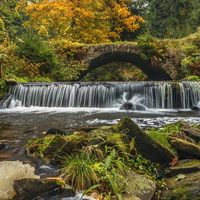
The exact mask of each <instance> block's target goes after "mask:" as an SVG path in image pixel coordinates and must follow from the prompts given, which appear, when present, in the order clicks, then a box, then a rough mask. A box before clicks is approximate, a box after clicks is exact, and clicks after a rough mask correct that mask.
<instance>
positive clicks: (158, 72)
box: [74, 42, 183, 81]
mask: <svg viewBox="0 0 200 200" xmlns="http://www.w3.org/2000/svg"><path fill="white" fill-rule="evenodd" d="M79 48H81V49H82V48H84V49H86V51H84V52H85V53H82V52H81V50H78V52H77V54H75V55H74V57H75V59H76V60H81V61H83V63H85V64H86V66H87V70H85V71H80V75H79V78H78V79H77V80H76V81H80V80H81V79H82V78H83V77H84V76H85V75H86V74H88V73H89V72H90V71H92V70H94V69H96V68H98V67H101V66H103V65H105V64H108V63H111V62H114V61H120V62H127V63H131V64H133V65H135V66H136V67H138V68H139V69H141V70H142V71H143V72H144V73H145V74H146V75H147V76H148V78H149V79H150V80H152V81H160V80H180V79H181V78H182V77H183V76H182V73H181V71H180V68H181V67H180V63H177V60H175V57H176V55H174V54H172V55H170V54H169V55H168V56H167V57H166V58H165V59H162V60H157V62H152V58H149V59H147V60H145V59H143V58H142V56H141V53H143V54H145V52H142V50H141V49H140V47H139V46H138V45H137V44H136V43H130V42H128V43H114V44H100V45H85V46H82V47H79ZM80 52H81V53H80Z"/></svg>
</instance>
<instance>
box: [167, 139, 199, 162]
mask: <svg viewBox="0 0 200 200" xmlns="http://www.w3.org/2000/svg"><path fill="white" fill-rule="evenodd" d="M168 139H169V141H170V143H171V144H172V146H174V148H176V149H177V150H178V151H179V154H181V152H184V153H185V154H184V155H185V156H186V154H187V155H188V156H190V157H191V156H192V157H196V158H199V159H200V146H198V145H196V144H193V143H191V142H188V141H185V140H182V139H179V138H176V137H168Z"/></svg>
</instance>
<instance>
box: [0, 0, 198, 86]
mask: <svg viewBox="0 0 200 200" xmlns="http://www.w3.org/2000/svg"><path fill="white" fill-rule="evenodd" d="M114 42H115V43H116V42H137V44H138V45H139V46H140V47H141V48H142V50H143V51H144V52H146V53H145V56H146V59H150V58H151V57H152V56H154V57H160V55H162V54H164V53H165V49H168V48H170V49H172V50H175V51H179V55H180V56H181V70H182V72H183V73H184V74H185V80H200V1H199V0H176V1H171V0H163V1H158V0H135V1H132V0H71V1H70V0H30V1H27V0H0V87H4V85H5V80H6V79H8V78H9V79H10V78H13V79H15V80H16V81H17V82H31V81H34V82H37V81H39V82H49V81H59V82H61V81H71V80H73V79H76V78H77V77H78V74H79V71H80V70H82V68H81V65H79V64H77V63H76V62H74V60H73V55H74V54H75V51H76V49H77V47H78V46H80V45H81V44H83V43H84V44H101V43H114ZM159 54H160V55H159ZM143 80H148V77H147V76H146V75H145V74H144V73H143V72H142V71H141V70H140V69H139V68H137V67H136V66H133V65H132V64H130V63H122V62H113V63H109V64H107V65H105V66H102V67H99V68H97V69H95V70H94V71H92V72H90V73H89V74H88V75H87V76H85V77H84V79H83V80H82V81H143Z"/></svg>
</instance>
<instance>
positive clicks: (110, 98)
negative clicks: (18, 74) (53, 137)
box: [1, 82, 200, 109]
mask: <svg viewBox="0 0 200 200" xmlns="http://www.w3.org/2000/svg"><path fill="white" fill-rule="evenodd" d="M9 95H10V96H9V98H8V99H7V100H6V101H5V102H4V103H3V105H2V106H1V107H2V108H12V107H15V106H23V107H30V106H41V107H97V108H107V107H108V108H110V107H116V106H117V105H119V104H121V103H123V102H124V101H131V102H132V103H134V104H135V103H139V104H142V105H144V106H146V107H147V108H155V109H174V108H182V109H189V108H191V106H192V105H198V102H200V82H178V83H175V82H105V83H100V82H97V83H87V82H82V83H18V84H17V85H15V86H13V87H12V88H11V89H10V91H9ZM13 102H15V105H13Z"/></svg>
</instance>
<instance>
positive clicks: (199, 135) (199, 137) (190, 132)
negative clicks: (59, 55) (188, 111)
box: [180, 122, 200, 143]
mask: <svg viewBox="0 0 200 200" xmlns="http://www.w3.org/2000/svg"><path fill="white" fill-rule="evenodd" d="M180 131H183V132H184V133H185V134H186V135H187V136H189V137H191V138H192V139H194V140H195V141H196V142H197V143H198V142H199V141H200V130H199V129H198V128H195V127H192V126H190V125H189V124H188V123H187V122H181V123H180Z"/></svg>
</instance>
